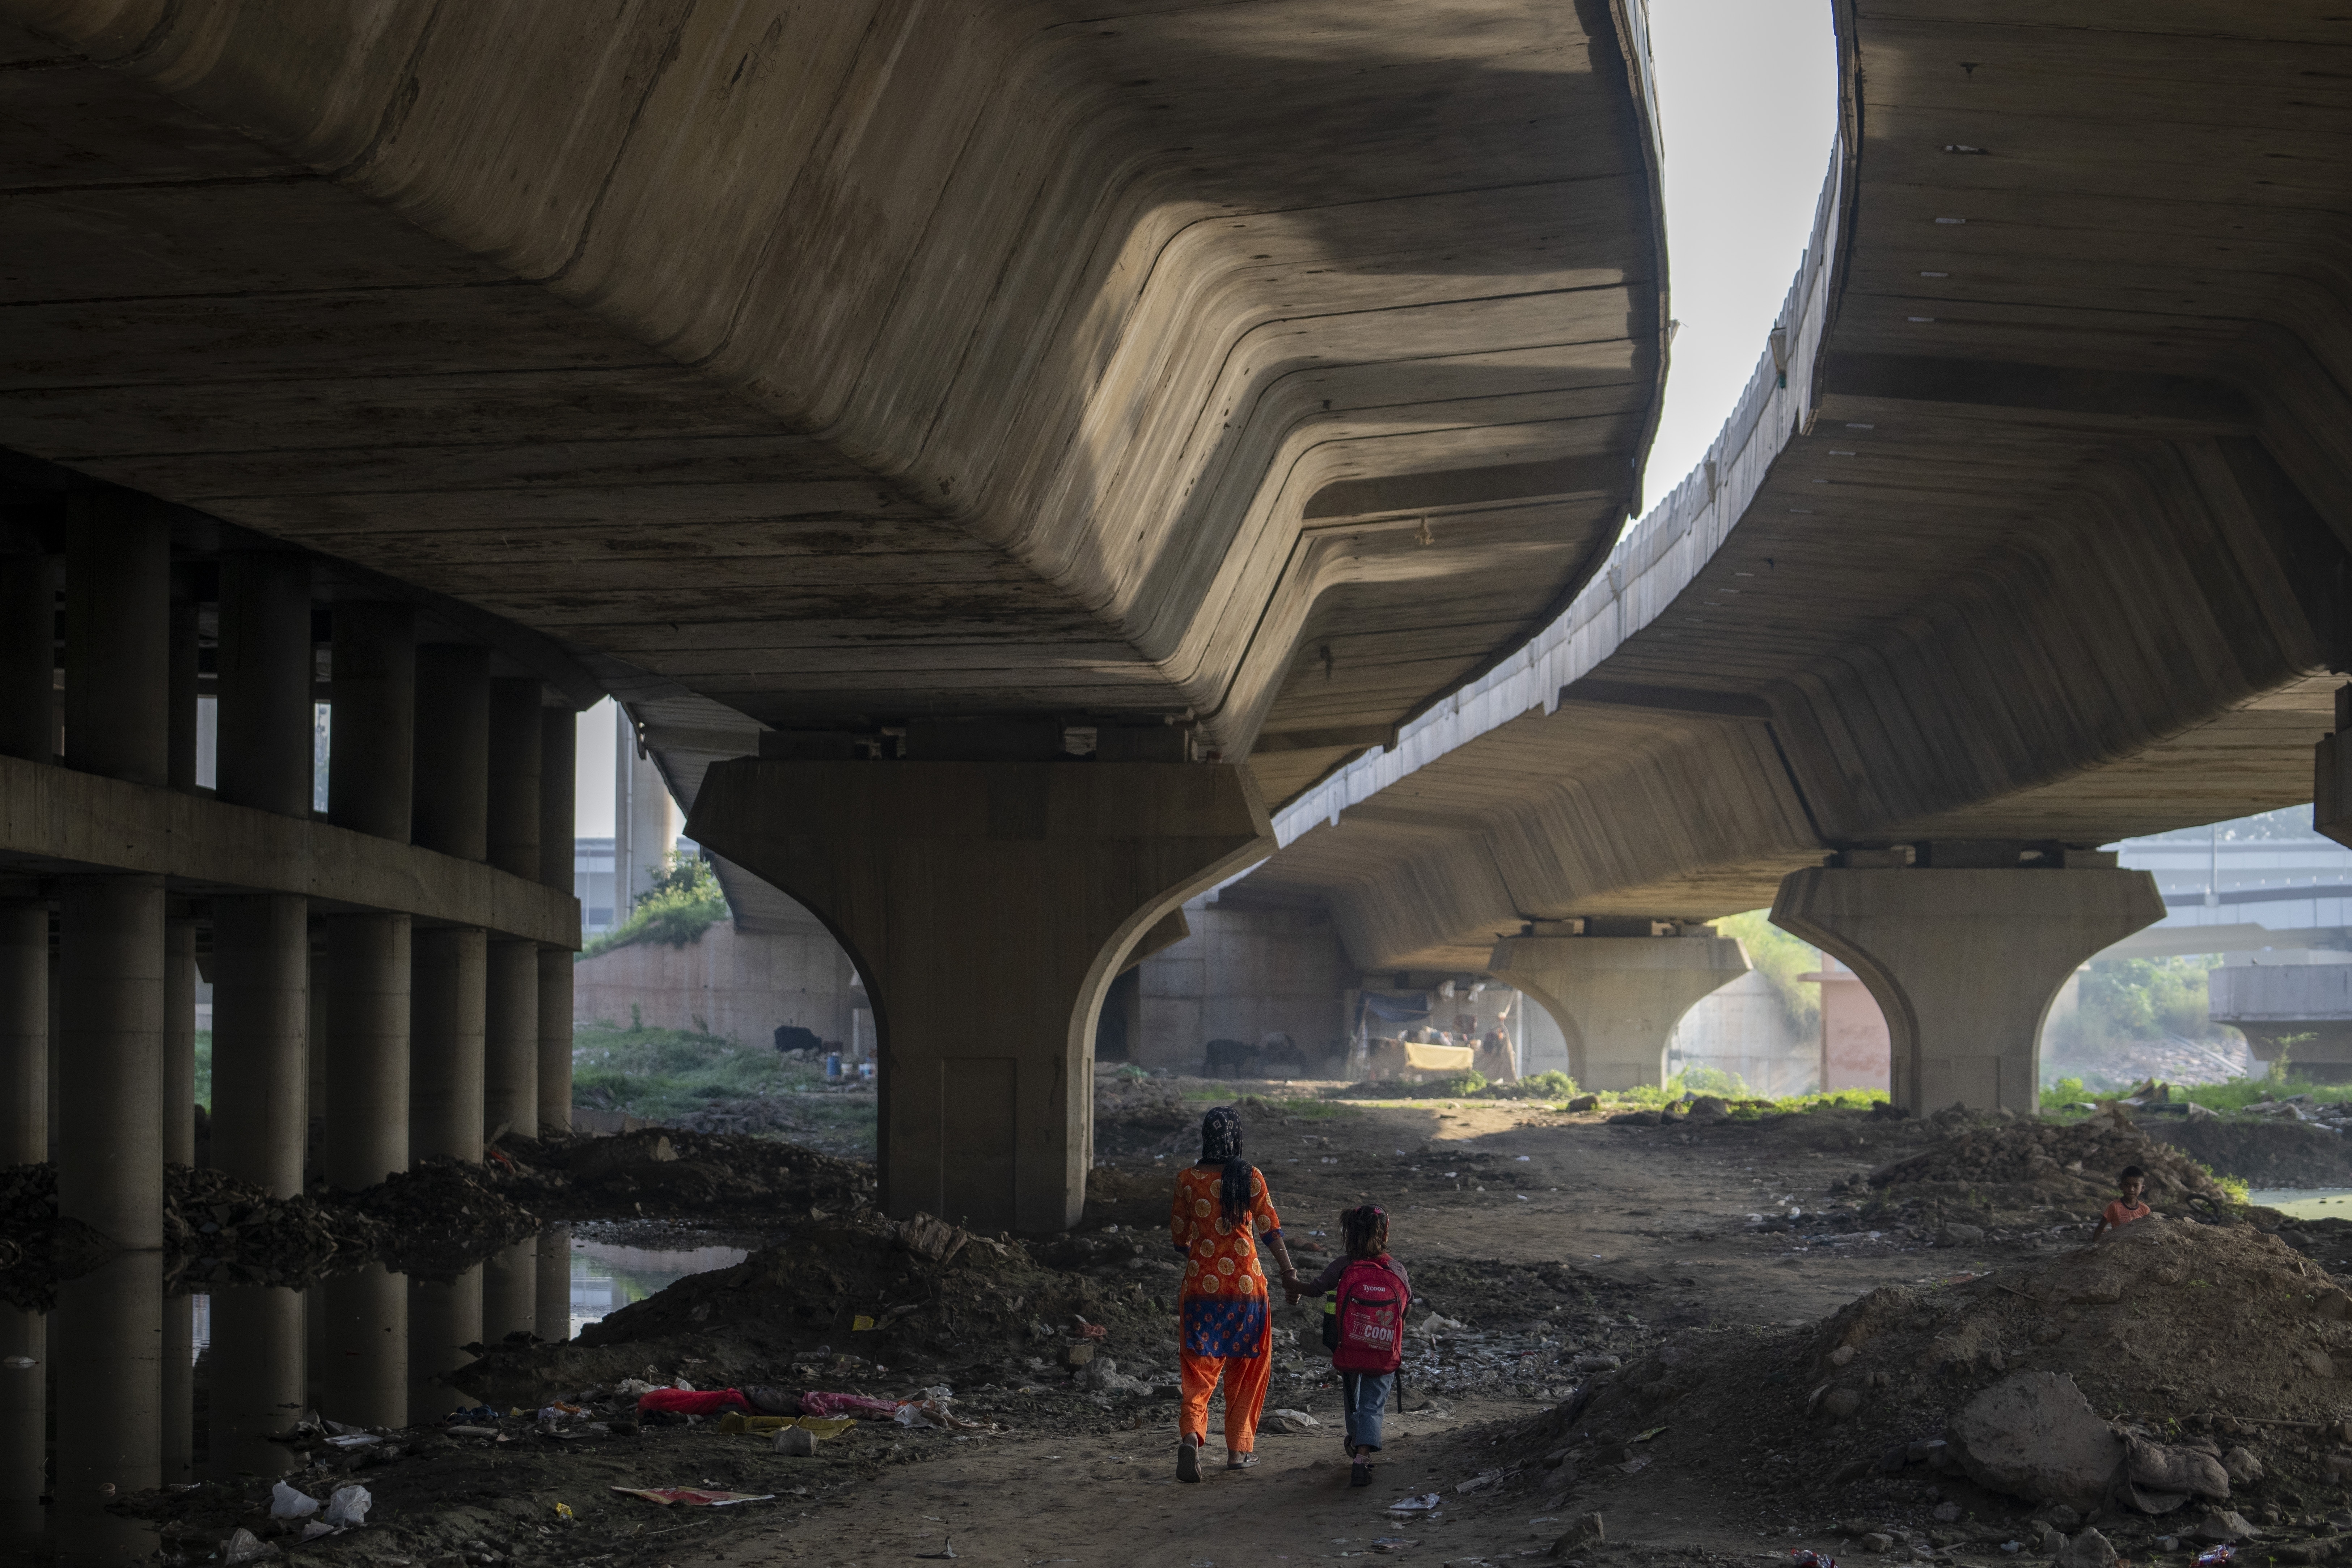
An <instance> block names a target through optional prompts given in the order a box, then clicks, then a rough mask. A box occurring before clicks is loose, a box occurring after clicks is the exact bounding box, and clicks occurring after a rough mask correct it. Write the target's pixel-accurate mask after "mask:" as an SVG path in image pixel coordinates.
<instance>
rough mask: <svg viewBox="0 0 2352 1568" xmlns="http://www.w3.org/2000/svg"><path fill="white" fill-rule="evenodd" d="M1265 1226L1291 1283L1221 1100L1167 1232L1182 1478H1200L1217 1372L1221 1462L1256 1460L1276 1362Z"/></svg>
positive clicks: (1233, 1114) (1179, 1187)
mask: <svg viewBox="0 0 2352 1568" xmlns="http://www.w3.org/2000/svg"><path fill="white" fill-rule="evenodd" d="M1261 1224H1263V1225H1264V1226H1265V1245H1266V1247H1267V1249H1270V1250H1271V1251H1272V1252H1273V1253H1274V1260H1275V1262H1276V1265H1277V1266H1278V1267H1279V1268H1280V1269H1281V1270H1282V1282H1283V1284H1284V1285H1286V1286H1288V1287H1291V1288H1294V1289H1295V1288H1296V1287H1297V1284H1298V1270H1296V1269H1294V1268H1292V1267H1291V1264H1290V1250H1289V1249H1288V1248H1286V1247H1285V1246H1284V1245H1283V1243H1282V1221H1281V1219H1280V1218H1277V1217H1276V1214H1275V1212H1274V1199H1273V1198H1272V1197H1269V1196H1267V1193H1266V1190H1265V1177H1264V1176H1260V1175H1259V1174H1258V1173H1257V1171H1256V1169H1255V1167H1254V1166H1251V1164H1250V1163H1249V1162H1248V1161H1247V1160H1245V1159H1244V1158H1242V1119H1241V1113H1239V1112H1237V1111H1234V1109H1232V1108H1231V1107H1230V1106H1224V1105H1220V1106H1218V1107H1217V1108H1216V1109H1215V1110H1213V1111H1211V1112H1210V1113H1208V1114H1207V1115H1205V1116H1203V1117H1202V1118H1201V1163H1200V1164H1199V1165H1196V1166H1187V1167H1186V1168H1185V1169H1183V1170H1181V1171H1180V1172H1178V1173H1177V1176H1176V1197H1175V1200H1174V1202H1173V1203H1171V1205H1170V1207H1169V1213H1168V1229H1169V1234H1170V1236H1171V1238H1172V1239H1174V1241H1175V1243H1176V1247H1177V1249H1178V1250H1180V1251H1181V1252H1182V1253H1183V1254H1184V1291H1183V1295H1182V1298H1181V1300H1182V1312H1183V1344H1182V1349H1181V1351H1180V1352H1179V1353H1178V1360H1179V1362H1180V1363H1181V1365H1182V1367H1183V1377H1184V1401H1183V1406H1182V1409H1181V1415H1180V1416H1179V1420H1178V1427H1179V1437H1178V1444H1177V1448H1176V1479H1178V1480H1183V1481H1197V1480H1199V1479H1201V1449H1202V1447H1203V1446H1204V1445H1206V1444H1207V1442H1208V1440H1209V1396H1210V1395H1212V1394H1213V1393H1214V1392H1216V1387H1217V1379H1218V1377H1219V1376H1220V1375H1222V1376H1223V1378H1224V1380H1225V1469H1229V1470H1246V1469H1249V1468H1250V1467H1251V1466H1253V1465H1255V1464H1256V1463H1257V1455H1256V1454H1255V1451H1254V1450H1255V1448H1256V1446H1257V1414H1258V1408H1259V1406H1262V1405H1264V1404H1265V1382H1266V1375H1267V1374H1268V1373H1269V1372H1271V1371H1272V1370H1273V1365H1274V1354H1273V1352H1274V1312H1273V1307H1272V1303H1271V1302H1270V1301H1269V1300H1268V1299H1267V1296H1266V1290H1265V1274H1264V1273H1263V1272H1261V1271H1260V1270H1259V1269H1258V1262H1257V1247H1256V1245H1255V1231H1256V1228H1257V1227H1258V1226H1259V1225H1261Z"/></svg>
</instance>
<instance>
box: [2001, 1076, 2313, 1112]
mask: <svg viewBox="0 0 2352 1568" xmlns="http://www.w3.org/2000/svg"><path fill="white" fill-rule="evenodd" d="M2171 1088H2172V1097H2173V1099H2175V1100H2189V1101H2194V1102H2195V1103H2198V1104H2200V1105H2202V1106H2204V1107H2205V1108H2206V1109H2207V1110H2209V1111H2215V1112H2219V1113H2222V1114H2224V1115H2226V1114H2228V1113H2230V1112H2232V1111H2242V1110H2244V1109H2245V1108H2246V1107H2247V1106H2249V1105H2259V1104H2261V1103H2263V1101H2265V1100H2283V1099H2285V1098H2286V1097H2287V1096H2289V1095H2292V1094H2303V1095H2307V1096H2309V1097H2310V1098H2311V1099H2312V1100H2313V1101H2314V1102H2315V1103H2342V1102H2344V1101H2347V1100H2352V1083H2306V1082H2303V1081H2301V1080H2300V1079H2296V1078H2294V1077H2289V1078H2286V1079H2284V1080H2283V1081H2282V1080H2280V1079H2276V1078H2232V1079H2230V1080H2229V1081H2228V1082H2222V1083H2175V1084H2173V1085H2172V1086H2171ZM2121 1092H2122V1091H2121V1090H2116V1089H2094V1088H2091V1087H2090V1086H2088V1085H2086V1084H2085V1083H2084V1082H2083V1080H2081V1079H2079V1078H2061V1079H2060V1080H2058V1082H2055V1083H2052V1084H2049V1085H2047V1086H2045V1087H2044V1088H2043V1089H2042V1113H2043V1114H2044V1115H2048V1116H2055V1117H2060V1118H2065V1117H2074V1118H2078V1119H2079V1118H2081V1117H2084V1116H2087V1115H2089V1114H2090V1113H2091V1111H2092V1110H2093V1109H2095V1108H2096V1106H2097V1103H2098V1102H2099V1101H2101V1100H2112V1099H2115V1098H2116V1097H2117V1095H2119V1094H2120V1093H2121ZM2074 1107H2083V1108H2082V1109H2074Z"/></svg>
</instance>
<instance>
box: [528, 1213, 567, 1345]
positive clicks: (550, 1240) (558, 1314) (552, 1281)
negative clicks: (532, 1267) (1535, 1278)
mask: <svg viewBox="0 0 2352 1568" xmlns="http://www.w3.org/2000/svg"><path fill="white" fill-rule="evenodd" d="M538 1274H539V1302H538V1306H537V1308H536V1316H537V1318H538V1324H539V1326H538V1328H537V1330H536V1331H535V1332H536V1333H538V1334H539V1337H540V1338H541V1339H543V1340H546V1341H547V1342H548V1343H551V1344H561V1343H563V1342H564V1341H565V1340H568V1339H570V1338H571V1337H572V1227H570V1226H568V1225H551V1226H550V1227H548V1228H546V1229H545V1230H542V1231H541V1232H540V1233H539V1263H538Z"/></svg>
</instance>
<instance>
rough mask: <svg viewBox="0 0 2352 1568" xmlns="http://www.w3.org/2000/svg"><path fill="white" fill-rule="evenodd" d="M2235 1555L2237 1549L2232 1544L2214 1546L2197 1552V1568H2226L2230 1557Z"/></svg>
mask: <svg viewBox="0 0 2352 1568" xmlns="http://www.w3.org/2000/svg"><path fill="white" fill-rule="evenodd" d="M2237 1555H2238V1549H2237V1548H2236V1547H2234V1546H2229V1545H2222V1546H2216V1547H2214V1548H2212V1549H2211V1550H2210V1551H2208V1552H2199V1553H2198V1554H2197V1568H2226V1564H2227V1563H2229V1562H2230V1561H2231V1559H2232V1558H2234V1557H2236V1556H2237Z"/></svg>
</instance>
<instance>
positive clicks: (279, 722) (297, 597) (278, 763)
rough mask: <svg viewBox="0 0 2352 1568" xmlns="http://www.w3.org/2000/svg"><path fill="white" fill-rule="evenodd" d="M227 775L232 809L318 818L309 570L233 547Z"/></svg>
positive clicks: (288, 556)
mask: <svg viewBox="0 0 2352 1568" xmlns="http://www.w3.org/2000/svg"><path fill="white" fill-rule="evenodd" d="M220 596H221V597H220V721H219V723H220V729H219V737H220V739H219V745H220V769H219V785H218V792H219V795H220V798H221V799H222V800H226V801H227V802H228V803H229V804H230V805H233V806H250V807H252V808H254V810H259V811H274V812H276V813H277V814H278V815H279V816H281V817H301V818H305V819H307V818H309V816H310V765H311V750H312V740H311V736H312V723H313V721H312V715H311V706H312V705H311V700H310V688H311V684H312V675H311V658H310V559H309V558H308V557H306V556H303V555H301V554H299V553H298V552H295V551H292V550H285V549H233V550H229V551H227V552H226V553H225V554H224V555H223V556H222V557H221V566H220Z"/></svg>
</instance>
